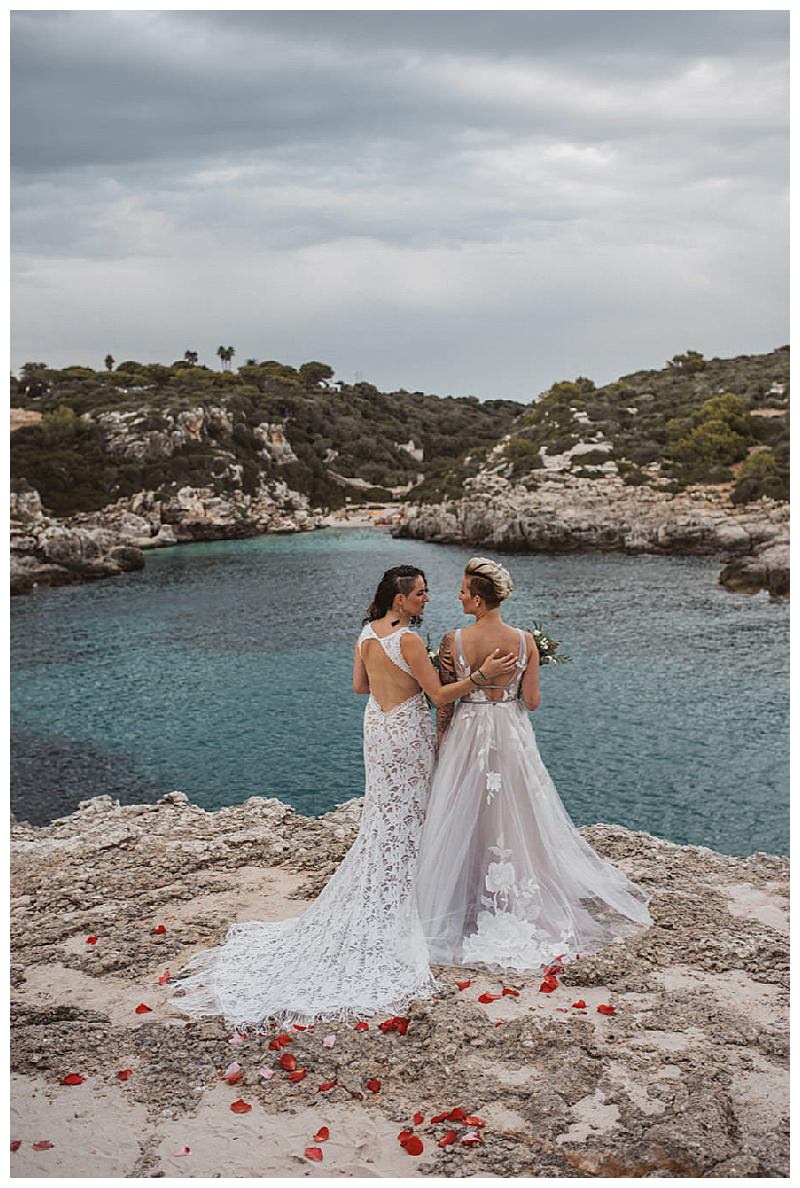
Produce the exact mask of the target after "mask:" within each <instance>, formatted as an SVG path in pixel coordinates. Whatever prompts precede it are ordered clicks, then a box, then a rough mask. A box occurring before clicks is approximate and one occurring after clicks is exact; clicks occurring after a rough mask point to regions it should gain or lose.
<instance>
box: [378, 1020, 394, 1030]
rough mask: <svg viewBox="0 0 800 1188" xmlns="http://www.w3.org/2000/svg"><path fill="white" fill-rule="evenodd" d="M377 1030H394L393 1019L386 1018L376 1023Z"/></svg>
mask: <svg viewBox="0 0 800 1188" xmlns="http://www.w3.org/2000/svg"><path fill="white" fill-rule="evenodd" d="M378 1031H394V1019H386V1020H385V1022H383V1023H379V1024H378Z"/></svg>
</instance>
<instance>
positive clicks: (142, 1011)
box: [136, 1002, 153, 1015]
mask: <svg viewBox="0 0 800 1188" xmlns="http://www.w3.org/2000/svg"><path fill="white" fill-rule="evenodd" d="M152 1009H153V1008H152V1007H149V1006H148V1005H147V1003H144V1002H140V1003H139V1005H138V1006H137V1007H136V1014H137V1015H149V1014H150V1012H151V1011H152Z"/></svg>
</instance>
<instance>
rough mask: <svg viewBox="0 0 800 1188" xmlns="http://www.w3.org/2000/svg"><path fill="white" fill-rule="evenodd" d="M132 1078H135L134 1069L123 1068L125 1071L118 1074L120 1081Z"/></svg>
mask: <svg viewBox="0 0 800 1188" xmlns="http://www.w3.org/2000/svg"><path fill="white" fill-rule="evenodd" d="M132 1076H133V1069H132V1068H123V1069H120V1071H119V1072H118V1073H117V1077H118V1078H119V1080H120V1081H127V1080H128V1078H129V1077H132Z"/></svg>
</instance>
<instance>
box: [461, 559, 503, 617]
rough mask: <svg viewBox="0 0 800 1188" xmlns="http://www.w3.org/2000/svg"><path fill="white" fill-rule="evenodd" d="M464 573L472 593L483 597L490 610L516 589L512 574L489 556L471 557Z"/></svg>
mask: <svg viewBox="0 0 800 1188" xmlns="http://www.w3.org/2000/svg"><path fill="white" fill-rule="evenodd" d="M464 573H465V575H466V578H467V585H468V586H469V590H470V593H471V594H472V595H473V597H475V595H478V596H479V597H480V598H482V599H483V601H484V602H485V603H486V605H487V606H488V607H489V609H490V610H494V608H495V607H496V606H499V605H500V603H501V602H503V601H505V599H506V598H508V596H509V594H510V593H511V591H512V590H513V589H514V583H513V581H512V580H511V574H510V573H509V572H508V570H507V569H506V568H505V566H503V565H500V564H499V562H497V561H491V560H490V559H489V558H488V557H470V559H469V561H468V562H467V565H466V568H465V570H464Z"/></svg>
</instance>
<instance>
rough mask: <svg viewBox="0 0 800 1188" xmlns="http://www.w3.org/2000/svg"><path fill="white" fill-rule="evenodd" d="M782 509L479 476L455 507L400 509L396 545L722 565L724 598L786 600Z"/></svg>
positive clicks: (705, 496) (554, 480)
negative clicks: (652, 556) (671, 558)
mask: <svg viewBox="0 0 800 1188" xmlns="http://www.w3.org/2000/svg"><path fill="white" fill-rule="evenodd" d="M788 525H789V507H788V504H786V503H780V502H776V501H774V500H770V499H761V500H759V501H758V502H757V503H750V504H744V505H735V504H733V503H732V502H731V501H730V499H729V498H728V495H727V493H726V492H724V491H722V490H719V489H717V488H713V487H694V488H689V489H687V490H686V491H683V492H680V493H677V494H676V493H673V492H671V491H668V490H665V489H663V488H660V487H658V486H647V487H641V486H637V487H632V486H627V485H626V484H625V483H624V482H623V481H622V480H621V479H620V478H619V477H618V476H616V475H606V476H604V477H602V478H592V479H588V478H576V477H574V476H572V475H564V474H558V473H549V472H537V473H536V474H535V475H533V476H531V477H529V478H528V480H527V481H526V484H524V485H523V484H521V483H512V482H511V481H510V480H509V479H507V478H503V477H502V476H500V475H497V474H491V473H481V474H478V475H477V476H475V477H474V478H471V479H467V480H466V481H465V483H464V494H463V496H462V497H461V498H460V499H451V500H446V501H444V502H443V503H440V504H433V505H429V506H422V507H410V508H409V509H408V511H407V514H406V517H405V519H404V521H403V522H402V523H400V524H398V525H397V527H396V528H395V530H394V532H395V535H397V536H407V537H415V538H418V539H422V540H432V541H440V542H448V543H456V544H464V545H468V546H470V547H475V548H482V549H501V550H512V551H525V552H537V551H538V552H573V551H577V550H583V549H607V550H622V551H625V552H628V553H674V554H709V555H717V554H719V555H722V556H724V557H725V558H726V560H727V562H728V563H727V564H726V568H725V569H724V570H723V572H722V575H721V578H720V580H721V581H723V582H724V583H725V584H726V585H728V586H729V587H730V588H732V589H738V590H745V591H750V592H752V591H755V590H758V589H761V588H766V589H768V590H769V591H770V592H771V593H773V594H786V593H788V590H789V538H788Z"/></svg>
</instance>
